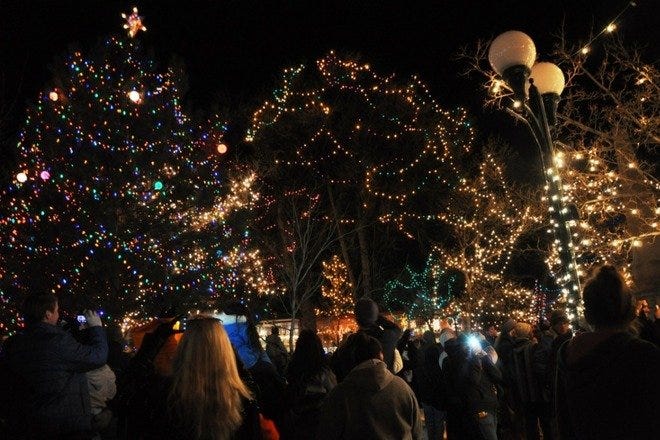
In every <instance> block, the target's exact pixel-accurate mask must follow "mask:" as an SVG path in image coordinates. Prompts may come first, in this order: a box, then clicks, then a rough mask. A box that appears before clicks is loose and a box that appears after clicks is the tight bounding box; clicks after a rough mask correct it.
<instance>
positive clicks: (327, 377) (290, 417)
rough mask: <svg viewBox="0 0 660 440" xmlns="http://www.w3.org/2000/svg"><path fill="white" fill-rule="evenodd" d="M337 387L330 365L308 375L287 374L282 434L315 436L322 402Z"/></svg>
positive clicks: (285, 435)
mask: <svg viewBox="0 0 660 440" xmlns="http://www.w3.org/2000/svg"><path fill="white" fill-rule="evenodd" d="M336 386H337V379H336V378H335V374H334V373H333V372H332V370H330V368H329V367H323V368H322V369H321V370H320V371H318V372H317V373H316V374H313V375H311V376H310V375H309V374H303V375H301V377H296V378H292V377H289V384H288V386H287V389H286V402H287V408H288V412H287V414H286V416H285V425H286V426H285V428H284V429H283V430H282V434H283V437H284V438H289V439H297V440H299V439H310V440H311V439H314V438H316V429H317V428H318V422H319V414H320V410H321V405H322V404H323V402H324V401H325V399H326V397H328V395H329V394H330V392H331V391H332V390H333V389H334V388H335V387H336ZM285 431H286V432H285Z"/></svg>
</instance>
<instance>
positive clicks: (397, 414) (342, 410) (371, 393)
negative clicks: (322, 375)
mask: <svg viewBox="0 0 660 440" xmlns="http://www.w3.org/2000/svg"><path fill="white" fill-rule="evenodd" d="M349 339H351V340H352V341H350V342H351V345H352V347H353V348H354V362H355V364H354V366H353V368H352V369H351V370H350V372H349V374H348V375H347V376H346V378H345V379H344V381H342V382H340V383H339V384H338V385H337V386H336V387H335V388H334V389H333V390H332V391H331V392H330V395H329V396H328V398H327V399H326V400H325V402H324V403H323V406H322V408H321V418H320V421H319V428H318V430H317V437H316V438H317V439H319V440H326V439H347V440H350V439H365V438H372V439H376V438H378V439H401V440H410V439H421V438H422V436H423V432H422V422H421V418H420V410H419V406H418V403H417V399H416V398H415V394H414V393H413V392H412V390H411V389H410V387H409V386H408V385H407V384H406V382H405V381H404V380H403V379H401V378H400V377H398V376H395V375H394V374H392V373H391V372H390V371H389V370H388V368H387V365H386V364H385V362H384V361H383V359H384V356H383V349H382V346H381V344H380V342H379V341H378V340H377V339H376V338H374V337H371V336H369V335H368V334H366V332H357V333H356V334H354V335H353V336H351V337H350V338H349Z"/></svg>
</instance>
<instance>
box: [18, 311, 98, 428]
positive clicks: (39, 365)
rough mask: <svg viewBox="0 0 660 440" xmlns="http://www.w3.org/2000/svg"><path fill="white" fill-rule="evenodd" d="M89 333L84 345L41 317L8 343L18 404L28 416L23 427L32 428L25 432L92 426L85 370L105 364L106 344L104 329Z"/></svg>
mask: <svg viewBox="0 0 660 440" xmlns="http://www.w3.org/2000/svg"><path fill="white" fill-rule="evenodd" d="M87 332H88V333H87V337H88V338H87V341H88V345H83V344H80V343H79V342H77V341H76V340H75V339H74V338H73V336H71V335H70V334H69V333H67V332H66V331H64V330H62V329H61V328H60V327H57V326H54V325H51V324H47V323H43V322H40V323H37V324H35V325H33V326H31V327H29V328H28V329H27V330H26V331H25V332H24V333H21V334H18V335H16V336H15V337H14V338H13V339H12V341H11V343H10V344H8V346H7V353H6V355H7V361H8V365H9V369H10V372H11V374H12V375H13V376H14V377H15V378H16V380H17V381H18V384H19V385H18V388H19V390H17V391H19V393H18V394H17V395H16V396H14V397H15V399H16V405H17V406H18V407H20V408H21V411H20V412H22V413H23V415H24V416H25V417H26V420H27V421H29V423H28V424H27V425H25V426H26V427H27V428H28V429H33V430H34V431H29V433H26V435H27V436H28V437H31V438H40V437H41V436H43V435H47V436H48V437H55V438H57V436H60V435H63V434H70V433H85V432H90V431H91V429H92V426H91V420H92V415H91V409H90V399H89V390H88V387H87V378H86V376H85V372H87V371H90V370H93V369H96V368H99V367H101V366H102V365H104V364H105V362H106V359H107V356H108V343H107V340H106V336H105V332H104V331H103V328H101V327H92V328H90V329H89V330H88V331H87ZM16 422H17V423H21V422H22V421H21V420H16Z"/></svg>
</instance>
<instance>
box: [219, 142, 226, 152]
mask: <svg viewBox="0 0 660 440" xmlns="http://www.w3.org/2000/svg"><path fill="white" fill-rule="evenodd" d="M226 152H227V146H226V145H225V144H223V143H222V142H221V143H219V144H218V153H220V154H225V153H226Z"/></svg>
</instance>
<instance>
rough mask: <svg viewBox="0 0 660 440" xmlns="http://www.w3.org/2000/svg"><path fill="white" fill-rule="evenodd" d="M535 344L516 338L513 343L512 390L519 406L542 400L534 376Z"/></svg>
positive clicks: (535, 376) (536, 377)
mask: <svg viewBox="0 0 660 440" xmlns="http://www.w3.org/2000/svg"><path fill="white" fill-rule="evenodd" d="M536 347H537V344H533V343H532V341H530V340H529V339H526V338H516V339H515V340H514V342H513V352H512V359H513V370H512V372H513V375H512V379H513V388H514V390H515V391H516V392H515V396H516V399H517V402H518V403H519V404H528V403H534V402H540V401H541V400H542V398H541V393H540V388H539V384H538V376H537V375H536V374H534V366H533V361H534V354H535V352H536Z"/></svg>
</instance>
